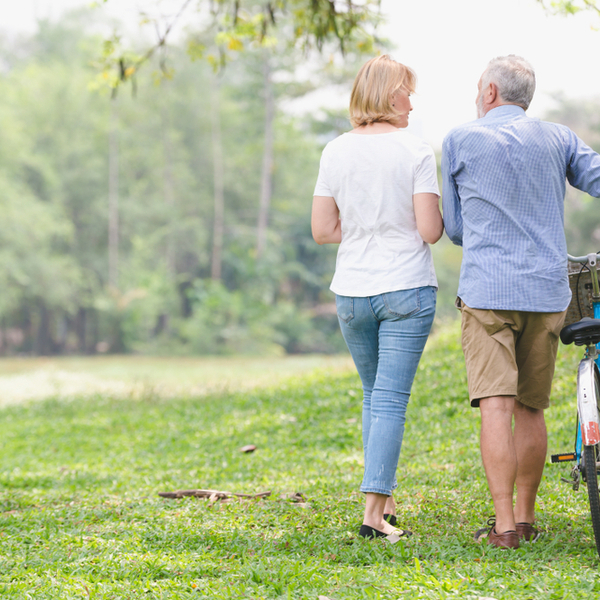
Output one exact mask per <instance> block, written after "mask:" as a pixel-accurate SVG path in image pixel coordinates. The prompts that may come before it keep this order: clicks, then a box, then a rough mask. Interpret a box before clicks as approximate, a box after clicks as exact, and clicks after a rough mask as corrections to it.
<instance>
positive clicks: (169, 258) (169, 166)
mask: <svg viewBox="0 0 600 600" xmlns="http://www.w3.org/2000/svg"><path fill="white" fill-rule="evenodd" d="M161 117H162V130H163V136H162V137H163V157H164V167H163V195H164V198H165V204H166V206H167V215H168V216H167V223H166V225H167V234H166V238H165V254H166V256H165V258H166V265H167V273H168V274H169V276H170V277H174V276H175V248H174V240H173V237H174V236H173V231H172V225H173V222H174V216H173V207H174V205H175V181H174V178H173V145H172V143H171V137H170V129H169V115H168V114H167V109H166V106H165V105H164V104H163V105H162V107H161Z"/></svg>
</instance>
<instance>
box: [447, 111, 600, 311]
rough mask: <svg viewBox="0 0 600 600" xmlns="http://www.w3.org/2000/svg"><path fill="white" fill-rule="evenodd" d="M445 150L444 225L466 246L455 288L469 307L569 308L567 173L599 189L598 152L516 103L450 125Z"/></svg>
mask: <svg viewBox="0 0 600 600" xmlns="http://www.w3.org/2000/svg"><path fill="white" fill-rule="evenodd" d="M442 152H443V154H442V178H443V190H442V197H443V209H444V225H445V228H446V233H447V234H448V236H449V237H450V239H451V240H452V241H453V242H454V243H455V244H458V245H461V246H462V247H463V261H462V266H461V273H460V282H459V287H458V296H459V297H460V298H461V299H462V301H463V302H464V303H465V304H466V305H467V306H470V307H471V308H482V309H495V310H519V311H533V312H559V311H562V310H564V309H566V308H567V306H568V304H569V301H570V298H571V291H570V289H569V284H568V279H567V257H566V254H567V247H566V241H565V234H564V197H565V187H566V180H568V181H569V183H570V184H571V185H573V186H574V187H576V188H578V189H580V190H583V191H585V192H587V193H588V194H590V195H591V196H595V197H600V155H598V154H597V153H596V152H594V151H593V150H592V149H591V148H590V147H589V146H586V144H584V143H583V142H582V141H581V140H580V139H579V138H578V137H577V136H576V135H575V134H574V133H573V132H572V131H571V130H570V129H569V128H568V127H565V126H563V125H558V124H555V123H547V122H545V121H540V120H538V119H532V118H529V117H528V116H527V115H526V114H525V111H524V110H523V109H522V108H521V107H520V106H515V105H503V106H499V107H497V108H494V109H492V110H490V111H489V112H488V113H487V114H486V115H485V117H483V118H481V119H477V120H476V121H472V122H471V123H467V124H465V125H462V126H459V127H457V128H455V129H453V130H452V131H451V132H450V133H449V134H448V135H447V136H446V139H445V140H444V144H443V150H442ZM599 210H600V206H599Z"/></svg>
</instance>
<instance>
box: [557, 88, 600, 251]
mask: <svg viewBox="0 0 600 600" xmlns="http://www.w3.org/2000/svg"><path fill="white" fill-rule="evenodd" d="M599 107H600V98H595V99H586V100H575V99H570V98H567V97H565V96H559V97H558V98H557V99H556V106H555V108H554V109H553V110H551V111H550V112H549V113H548V115H547V119H548V120H549V121H553V122H556V123H562V124H563V125H567V126H568V127H570V128H571V129H572V130H573V131H574V132H575V133H576V134H577V135H578V136H579V137H580V138H581V139H582V140H583V141H584V142H585V143H586V144H588V145H589V146H591V147H592V148H593V149H594V150H596V152H600V116H599V115H600V111H599ZM598 202H599V201H598V199H596V198H592V197H591V196H588V195H587V194H584V193H583V192H580V191H579V190H576V189H575V188H573V187H571V186H569V185H567V195H566V198H565V234H566V237H567V247H568V249H569V252H570V253H571V254H575V255H583V254H588V253H589V252H593V251H597V252H600V205H599V204H598Z"/></svg>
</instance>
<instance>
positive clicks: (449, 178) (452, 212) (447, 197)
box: [442, 138, 463, 246]
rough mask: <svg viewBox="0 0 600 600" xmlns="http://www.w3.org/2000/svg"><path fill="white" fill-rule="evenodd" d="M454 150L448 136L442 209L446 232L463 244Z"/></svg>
mask: <svg viewBox="0 0 600 600" xmlns="http://www.w3.org/2000/svg"><path fill="white" fill-rule="evenodd" d="M451 162H452V151H451V144H450V141H449V139H448V138H446V139H445V140H444V144H443V146H442V209H443V213H444V227H445V229H446V234H447V235H448V237H449V238H450V239H451V240H452V242H453V243H454V244H456V245H457V246H462V236H463V220H462V212H461V205H460V197H459V195H458V188H457V186H456V182H455V181H454V176H453V174H452V167H451Z"/></svg>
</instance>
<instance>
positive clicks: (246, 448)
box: [240, 444, 256, 454]
mask: <svg viewBox="0 0 600 600" xmlns="http://www.w3.org/2000/svg"><path fill="white" fill-rule="evenodd" d="M255 450H256V446H255V445H254V444H248V445H247V446H242V447H241V448H240V452H245V453H246V454H247V453H248V452H254V451H255Z"/></svg>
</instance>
